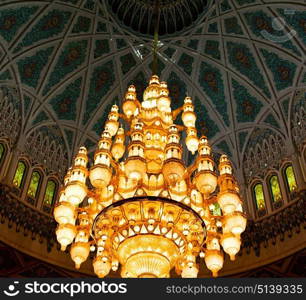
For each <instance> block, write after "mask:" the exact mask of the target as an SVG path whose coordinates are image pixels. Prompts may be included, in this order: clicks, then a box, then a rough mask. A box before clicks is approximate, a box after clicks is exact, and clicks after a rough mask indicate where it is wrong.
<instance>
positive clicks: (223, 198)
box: [217, 192, 241, 214]
mask: <svg viewBox="0 0 306 300" xmlns="http://www.w3.org/2000/svg"><path fill="white" fill-rule="evenodd" d="M217 199H218V203H219V205H220V207H221V209H222V211H223V212H224V213H225V214H230V213H232V212H234V211H235V210H237V208H238V207H239V204H240V203H241V200H240V197H239V195H238V194H237V193H235V192H221V193H219V194H218V197H217Z"/></svg>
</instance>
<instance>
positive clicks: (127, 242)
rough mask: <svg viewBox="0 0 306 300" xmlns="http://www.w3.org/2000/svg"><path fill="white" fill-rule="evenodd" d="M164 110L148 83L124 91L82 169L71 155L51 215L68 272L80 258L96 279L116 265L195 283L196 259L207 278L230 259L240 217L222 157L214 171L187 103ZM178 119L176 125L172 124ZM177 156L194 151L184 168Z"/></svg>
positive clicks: (161, 96)
mask: <svg viewBox="0 0 306 300" xmlns="http://www.w3.org/2000/svg"><path fill="white" fill-rule="evenodd" d="M170 104H171V99H170V97H169V90H168V88H167V84H166V82H160V81H159V78H158V76H156V75H155V76H152V77H151V79H150V82H149V86H148V87H147V88H146V90H145V91H144V94H143V101H142V102H139V101H138V100H137V98H136V89H135V87H134V86H133V85H131V86H130V87H129V88H128V90H127V92H126V94H125V99H124V101H123V105H122V110H123V113H120V112H119V108H118V106H117V105H113V106H112V108H111V111H110V113H109V115H108V120H107V121H106V123H105V128H104V131H103V133H102V135H101V138H100V140H99V142H98V147H97V150H96V152H95V155H94V164H93V166H91V167H90V168H89V169H88V168H87V165H88V157H87V150H86V148H85V147H81V148H80V149H79V152H78V154H77V155H76V157H75V159H74V163H73V166H72V167H71V168H70V169H69V171H68V172H67V175H66V177H65V179H64V187H63V189H62V190H61V194H60V199H59V203H58V204H57V206H56V207H55V209H54V217H55V220H56V221H57V222H58V223H59V225H58V227H57V229H56V236H57V240H58V242H59V243H60V244H61V249H62V250H65V249H66V247H67V246H68V245H70V244H72V245H71V247H70V255H71V258H72V260H73V261H74V263H75V267H76V268H77V269H78V268H80V265H81V264H82V263H83V262H84V261H86V260H87V258H88V256H89V253H90V251H94V252H96V254H95V258H94V260H93V268H94V272H95V273H96V274H97V276H98V277H100V278H101V277H104V276H106V275H107V274H109V272H110V271H111V270H113V271H116V270H117V269H118V268H119V265H121V270H120V274H121V276H122V277H138V278H142V277H158V278H160V277H170V271H171V270H172V269H175V271H176V273H177V274H179V275H181V276H182V277H197V274H198V271H199V259H200V258H204V260H205V264H206V266H207V268H208V269H209V270H210V271H212V274H213V276H217V273H218V271H219V270H220V269H221V268H222V266H223V261H224V256H223V252H225V253H226V254H228V255H229V256H230V259H231V260H234V259H235V255H236V254H237V253H238V251H239V249H240V244H241V240H240V235H241V233H242V232H243V231H244V230H245V227H246V218H245V216H244V214H243V212H242V205H241V199H240V196H239V189H238V186H237V182H236V179H235V178H234V176H233V174H232V166H231V163H230V161H229V160H228V158H227V156H226V155H222V156H221V158H220V161H219V165H218V171H217V170H216V168H215V163H214V160H213V157H212V154H211V147H210V146H209V143H208V140H207V138H206V137H205V136H202V137H201V138H200V139H199V138H198V136H197V130H196V128H195V122H196V114H195V112H194V105H193V104H192V100H191V98H190V97H186V98H185V100H184V105H183V107H181V108H179V109H176V110H174V111H172V110H171V106H170ZM180 113H181V118H182V121H183V124H184V125H175V123H174V121H175V120H176V118H177V117H178V116H179V115H180ZM119 120H121V123H120V122H119ZM123 123H124V125H125V127H126V129H127V131H125V130H124V128H123ZM183 135H184V139H183V138H182V136H183ZM184 144H185V145H184ZM183 151H190V152H192V153H193V154H195V153H196V152H197V157H196V159H195V161H194V163H193V164H192V165H190V166H187V165H186V164H185V163H184V161H183V159H182V157H183ZM216 207H217V208H218V209H219V211H220V213H218V214H215V213H213V210H212V209H213V208H216ZM221 211H222V212H221ZM222 249H223V251H222Z"/></svg>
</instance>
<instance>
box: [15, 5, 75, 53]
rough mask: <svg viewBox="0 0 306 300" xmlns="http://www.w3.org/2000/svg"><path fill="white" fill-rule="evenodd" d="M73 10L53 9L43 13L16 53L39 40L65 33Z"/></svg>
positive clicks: (18, 46)
mask: <svg viewBox="0 0 306 300" xmlns="http://www.w3.org/2000/svg"><path fill="white" fill-rule="evenodd" d="M70 17H71V12H69V11H64V10H58V9H53V10H52V11H49V12H48V13H46V14H45V15H43V16H42V17H41V18H40V19H38V21H37V22H36V24H35V25H34V26H33V28H32V29H31V31H29V32H28V33H27V34H26V35H25V37H24V38H23V39H22V41H21V42H20V43H19V44H18V45H17V47H16V48H15V49H14V53H16V52H18V51H20V50H21V49H22V48H24V47H28V46H33V45H34V44H35V43H37V42H41V41H43V40H46V39H50V38H54V37H60V36H62V35H63V32H64V30H65V28H66V27H67V26H66V25H67V23H68V22H69V21H70Z"/></svg>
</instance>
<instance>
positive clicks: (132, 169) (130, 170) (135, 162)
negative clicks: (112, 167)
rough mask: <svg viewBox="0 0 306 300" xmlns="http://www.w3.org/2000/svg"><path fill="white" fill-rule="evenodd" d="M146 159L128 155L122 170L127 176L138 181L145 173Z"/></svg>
mask: <svg viewBox="0 0 306 300" xmlns="http://www.w3.org/2000/svg"><path fill="white" fill-rule="evenodd" d="M146 170H147V166H146V161H145V160H144V159H142V158H141V157H138V158H135V157H131V158H130V157H129V158H128V159H127V160H126V163H125V165H124V171H125V174H126V176H127V177H128V178H131V179H133V180H137V181H139V180H140V179H141V178H143V177H144V176H145V174H146Z"/></svg>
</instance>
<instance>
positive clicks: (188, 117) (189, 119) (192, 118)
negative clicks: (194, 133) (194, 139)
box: [182, 110, 197, 127]
mask: <svg viewBox="0 0 306 300" xmlns="http://www.w3.org/2000/svg"><path fill="white" fill-rule="evenodd" d="M196 119H197V117H196V115H195V113H194V112H193V111H190V110H187V111H184V112H183V114H182V120H183V123H184V125H185V126H186V127H195V122H196Z"/></svg>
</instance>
